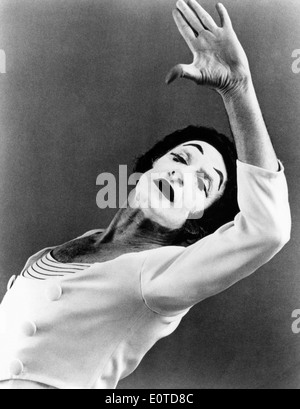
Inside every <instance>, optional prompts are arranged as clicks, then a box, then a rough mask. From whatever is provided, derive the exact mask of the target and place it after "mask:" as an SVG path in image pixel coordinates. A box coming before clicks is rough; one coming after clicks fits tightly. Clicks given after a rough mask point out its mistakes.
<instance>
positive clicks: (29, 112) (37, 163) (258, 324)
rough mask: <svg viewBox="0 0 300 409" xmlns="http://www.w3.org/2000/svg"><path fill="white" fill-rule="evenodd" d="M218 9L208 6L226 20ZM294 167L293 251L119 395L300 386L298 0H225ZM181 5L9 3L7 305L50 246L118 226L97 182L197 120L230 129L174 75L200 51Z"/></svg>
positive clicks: (4, 104)
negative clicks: (100, 200) (14, 287)
mask: <svg viewBox="0 0 300 409" xmlns="http://www.w3.org/2000/svg"><path fill="white" fill-rule="evenodd" d="M214 4H215V2H214V1H209V0H203V1H202V5H204V6H205V7H206V8H207V10H208V11H209V12H211V13H212V14H213V16H214V17H216V18H217V13H216V11H215V9H214ZM224 4H225V5H226V6H227V7H228V10H229V12H230V14H231V16H232V19H233V23H234V26H235V28H236V31H237V33H238V35H239V37H240V39H241V41H242V43H243V45H244V47H245V49H246V52H247V54H248V56H249V59H250V63H251V66H252V72H253V77H254V81H255V85H256V89H257V93H258V96H259V99H260V102H261V106H262V110H263V112H264V115H265V119H266V121H267V124H268V127H269V130H270V134H271V136H272V139H273V141H274V145H275V148H276V151H277V153H278V156H279V158H280V159H281V160H282V161H283V163H284V165H285V167H286V175H287V178H288V182H289V186H290V201H291V207H292V213H293V234H292V240H291V242H290V243H289V244H288V246H287V247H286V248H285V249H284V250H283V251H282V252H281V253H280V254H279V255H278V256H277V257H276V258H275V259H274V260H273V261H271V262H270V263H269V264H268V265H266V266H265V267H263V268H262V269H261V270H260V271H258V272H257V273H256V274H255V275H254V276H252V277H251V278H249V279H247V280H245V281H243V282H241V283H240V284H238V285H236V286H235V287H234V288H232V289H231V290H229V291H227V292H226V293H224V294H222V295H220V296H218V297H215V298H212V299H210V300H207V301H205V302H204V303H202V304H201V305H199V306H197V307H196V308H194V309H193V310H192V311H191V313H190V314H189V315H188V316H187V317H186V318H185V319H184V321H183V323H182V325H181V327H180V328H179V329H178V330H177V332H176V333H175V334H173V335H172V336H171V337H169V338H167V339H165V340H162V341H160V342H159V343H158V344H157V345H156V346H155V347H154V348H153V350H152V351H151V352H150V353H149V354H148V355H147V357H146V358H145V359H144V361H143V362H142V364H141V366H140V367H139V368H138V370H137V371H136V372H135V373H134V374H133V375H131V376H130V377H128V378H127V379H125V380H124V381H122V382H121V383H120V388H134V389H139V388H157V389H158V388H197V389H198V388H299V387H300V349H299V347H300V335H298V336H297V335H294V334H293V333H292V330H291V325H292V322H293V320H292V318H291V315H292V312H293V311H294V310H295V309H299V308H300V280H299V261H300V258H299V255H298V254H299V252H298V249H299V237H300V235H299V233H300V232H299V229H300V224H299V211H300V207H299V198H300V197H299V189H298V178H299V174H300V169H299V158H300V151H299V145H300V140H299V139H300V116H299V107H300V103H299V95H300V74H298V75H296V74H294V73H293V72H292V68H291V67H292V63H293V59H292V58H291V56H292V52H293V51H294V50H295V49H300V24H299V23H300V2H299V1H298V0H285V1H283V0H281V1H279V0H240V1H238V0H225V1H224ZM174 5H175V1H174V0H61V1H58V0H9V1H8V0H0V49H4V50H5V52H6V57H7V74H2V75H0V120H1V122H0V132H1V134H0V139H1V149H0V172H1V178H0V249H1V250H0V296H1V297H2V296H3V295H4V293H5V289H6V283H7V281H8V279H9V277H10V276H11V275H13V274H18V273H19V272H20V270H21V269H22V267H23V265H24V264H25V261H26V259H27V258H28V257H29V256H30V255H31V254H33V253H34V252H37V251H38V250H40V249H41V248H44V247H47V246H51V245H56V244H60V243H63V242H65V241H68V240H70V239H72V238H75V237H76V236H78V235H80V234H83V233H84V232H86V231H88V230H90V229H94V228H103V227H107V225H108V223H109V222H110V220H111V218H112V217H113V215H114V214H115V211H114V210H101V211H100V210H99V209H98V208H97V206H96V195H97V193H98V191H99V189H100V188H99V187H98V186H96V178H97V176H98V175H99V174H100V173H101V172H112V173H114V174H116V175H118V169H119V165H124V164H128V165H129V166H131V165H132V163H133V160H134V158H135V157H136V156H138V155H139V154H141V153H142V152H144V151H145V150H146V149H147V148H149V147H150V146H151V145H152V144H153V142H154V141H156V140H157V139H159V138H161V137H163V136H164V135H166V134H168V133H170V132H172V131H174V130H176V129H178V128H182V127H185V126H187V125H189V124H191V123H193V124H195V123H199V124H202V125H207V126H214V127H216V128H217V129H218V130H219V131H223V132H228V124H227V118H226V114H225V111H224V108H223V106H222V102H221V100H220V99H219V97H218V96H217V95H215V94H214V93H212V92H211V91H209V90H205V89H202V88H199V87H197V86H195V85H194V84H192V83H189V82H187V81H184V80H181V81H179V82H177V83H175V84H174V85H172V86H170V87H167V86H166V85H165V84H164V78H165V75H166V74H167V72H168V70H169V69H170V68H171V67H172V66H173V65H175V64H177V63H180V62H181V63H184V62H186V63H189V62H190V61H191V55H190V53H189V51H188V49H187V47H186V45H185V43H184V41H183V40H182V38H181V37H180V35H179V33H178V31H177V29H176V27H175V25H174V23H173V19H172V15H171V11H172V8H173V7H174Z"/></svg>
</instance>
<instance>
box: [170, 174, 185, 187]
mask: <svg viewBox="0 0 300 409" xmlns="http://www.w3.org/2000/svg"><path fill="white" fill-rule="evenodd" d="M169 178H170V180H171V182H172V183H176V182H177V183H178V184H179V186H180V187H183V186H184V182H183V176H182V174H181V173H180V172H178V171H175V170H173V171H172V172H169Z"/></svg>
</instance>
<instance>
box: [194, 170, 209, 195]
mask: <svg viewBox="0 0 300 409" xmlns="http://www.w3.org/2000/svg"><path fill="white" fill-rule="evenodd" d="M197 176H198V181H199V180H201V182H202V183H203V185H204V187H205V189H204V190H207V194H206V197H209V193H210V192H211V188H212V184H213V179H212V177H211V176H210V175H208V174H207V173H206V172H197ZM203 176H204V180H203ZM206 180H207V181H208V187H207V186H206V184H205V181H206Z"/></svg>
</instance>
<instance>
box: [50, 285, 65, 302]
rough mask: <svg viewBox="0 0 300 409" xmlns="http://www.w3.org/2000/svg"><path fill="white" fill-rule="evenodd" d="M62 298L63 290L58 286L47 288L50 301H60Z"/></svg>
mask: <svg viewBox="0 0 300 409" xmlns="http://www.w3.org/2000/svg"><path fill="white" fill-rule="evenodd" d="M61 296H62V288H61V287H60V286H59V285H58V284H51V285H50V286H49V287H48V288H47V297H48V299H49V300H50V301H58V300H60V299H61Z"/></svg>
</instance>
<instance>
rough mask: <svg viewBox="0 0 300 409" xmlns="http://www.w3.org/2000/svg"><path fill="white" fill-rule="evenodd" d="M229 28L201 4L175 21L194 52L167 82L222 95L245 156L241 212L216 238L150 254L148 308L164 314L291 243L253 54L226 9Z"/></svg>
mask: <svg viewBox="0 0 300 409" xmlns="http://www.w3.org/2000/svg"><path fill="white" fill-rule="evenodd" d="M217 9H218V12H219V14H220V16H221V23H222V27H221V28H219V27H218V26H217V25H216V23H215V22H214V21H213V19H212V18H211V16H210V15H209V14H208V13H206V11H205V10H204V9H203V8H202V7H201V6H200V5H199V4H198V3H197V2H196V1H195V0H190V1H189V2H188V4H186V3H185V2H184V1H183V0H179V2H178V3H177V10H175V11H174V18H175V21H176V24H177V26H178V28H179V31H180V32H181V34H182V35H183V37H184V39H185V40H186V42H187V44H188V45H189V47H190V49H191V51H192V52H193V55H194V61H193V63H192V64H190V65H185V64H183V65H182V64H181V65H177V66H176V67H174V68H173V69H172V70H171V72H170V73H169V75H168V77H167V82H168V83H171V82H172V81H174V80H175V79H177V78H179V77H183V78H187V79H190V80H193V81H195V82H196V83H197V84H199V85H204V86H207V87H209V88H212V89H213V90H215V91H217V92H218V93H219V94H220V95H221V97H222V98H223V101H224V103H225V106H226V109H227V112H228V115H229V120H230V123H231V127H232V131H233V135H234V138H235V142H236V147H237V151H238V158H239V160H238V161H237V176H238V202H239V207H240V210H241V211H240V213H239V214H238V215H237V216H236V218H235V219H234V220H233V221H232V222H231V223H228V224H226V225H224V226H222V227H221V228H220V229H219V230H217V231H216V232H215V233H214V234H212V235H210V236H207V237H205V238H204V239H203V240H200V241H199V242H198V243H196V244H194V245H192V246H190V247H189V248H187V249H182V248H171V249H170V248H167V249H161V250H160V251H161V253H162V254H161V255H160V256H158V254H157V253H155V254H153V255H152V253H150V254H149V255H148V257H147V259H146V261H145V264H144V266H143V270H142V290H143V296H144V300H145V302H146V304H147V305H148V307H149V308H150V309H152V310H153V311H155V312H156V313H158V314H163V315H177V314H180V313H182V312H184V311H185V310H186V309H188V308H189V307H191V306H193V305H195V304H197V303H198V302H200V301H202V300H204V299H205V298H208V297H211V296H213V295H216V294H218V293H220V292H222V291H224V290H226V289H227V288H229V287H231V286H232V285H234V284H235V283H237V282H238V281H240V280H242V279H244V278H246V277H248V276H249V275H251V274H252V273H254V272H255V271H256V270H257V269H258V268H260V267H261V266H263V265H264V264H265V263H267V262H268V261H270V260H271V259H272V258H273V257H274V256H275V255H276V254H277V253H278V252H279V251H280V250H281V249H282V248H283V246H284V245H285V244H286V243H287V242H288V241H289V238H290V232H291V214H290V208H289V201H288V188H287V183H286V179H285V175H284V169H283V166H282V165H280V163H279V161H278V159H277V157H276V154H275V152H274V149H273V146H272V143H271V140H270V137H269V135H268V132H267V129H266V126H265V123H264V120H263V116H262V113H261V110H260V107H259V104H258V101H257V98H256V95H255V91H254V87H253V83H252V79H251V74H250V69H249V64H248V60H247V57H246V54H245V52H244V50H243V48H242V46H241V44H240V42H239V41H238V38H237V36H236V34H235V32H234V30H233V28H232V24H231V20H230V18H229V15H228V13H227V11H226V10H225V8H224V6H222V5H220V4H219V5H218V6H217Z"/></svg>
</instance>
